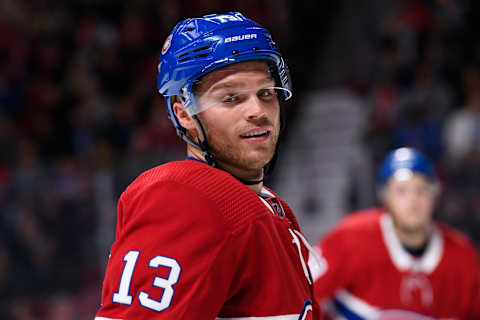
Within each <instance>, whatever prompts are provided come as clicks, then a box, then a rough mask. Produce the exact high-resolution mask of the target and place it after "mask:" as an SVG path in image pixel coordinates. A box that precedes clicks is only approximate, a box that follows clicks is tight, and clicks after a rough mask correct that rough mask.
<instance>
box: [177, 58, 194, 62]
mask: <svg viewBox="0 0 480 320" xmlns="http://www.w3.org/2000/svg"><path fill="white" fill-rule="evenodd" d="M190 59H192V58H190V57H186V58H183V59H179V60H178V62H185V61H188V60H190Z"/></svg>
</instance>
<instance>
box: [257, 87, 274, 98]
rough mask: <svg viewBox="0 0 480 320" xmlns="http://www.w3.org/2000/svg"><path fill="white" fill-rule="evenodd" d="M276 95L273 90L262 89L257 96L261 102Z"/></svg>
mask: <svg viewBox="0 0 480 320" xmlns="http://www.w3.org/2000/svg"><path fill="white" fill-rule="evenodd" d="M276 95H277V92H276V91H275V89H274V88H264V89H261V90H259V91H258V93H257V96H258V97H259V98H261V99H263V100H269V99H271V98H273V97H275V96H276Z"/></svg>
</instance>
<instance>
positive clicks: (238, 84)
mask: <svg viewBox="0 0 480 320" xmlns="http://www.w3.org/2000/svg"><path fill="white" fill-rule="evenodd" d="M262 85H265V86H268V85H275V81H274V80H273V78H272V77H266V78H265V79H264V80H260V81H258V82H257V84H256V86H262ZM249 86H250V83H249V82H246V81H225V82H222V83H219V84H214V85H213V86H212V87H211V88H210V89H209V90H208V93H209V94H212V93H215V92H217V91H221V90H222V89H242V88H248V87H249Z"/></svg>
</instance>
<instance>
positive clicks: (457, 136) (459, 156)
mask: <svg viewBox="0 0 480 320" xmlns="http://www.w3.org/2000/svg"><path fill="white" fill-rule="evenodd" d="M463 83H464V87H463V88H464V92H465V105H464V106H463V107H462V108H461V109H460V110H458V111H455V112H453V113H452V114H451V115H450V116H449V117H448V118H447V119H446V124H445V147H446V151H447V158H446V161H447V165H448V166H449V167H453V168H455V167H458V166H459V165H461V164H462V162H464V161H465V160H467V159H468V158H469V157H470V156H472V157H474V155H473V153H475V152H478V151H479V150H480V68H479V67H478V66H474V65H471V66H468V67H466V68H465V70H464V73H463Z"/></svg>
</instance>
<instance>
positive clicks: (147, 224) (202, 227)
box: [95, 160, 320, 320]
mask: <svg viewBox="0 0 480 320" xmlns="http://www.w3.org/2000/svg"><path fill="white" fill-rule="evenodd" d="M307 259H308V244H307V242H306V240H305V238H304V237H303V235H302V234H301V233H300V230H299V227H298V223H297V222H296V220H295V217H294V216H293V213H292V212H291V210H290V209H289V207H288V206H287V205H286V203H284V202H283V201H282V200H280V199H279V198H278V197H277V196H275V195H274V194H273V193H272V192H271V191H270V190H268V189H266V188H264V189H263V191H262V194H261V196H259V195H258V194H256V193H255V192H253V191H252V190H251V189H250V188H248V187H247V186H245V185H244V184H242V183H241V182H239V181H238V180H236V179H235V178H234V177H232V176H231V175H230V174H228V173H227V172H224V171H222V170H219V169H215V168H212V167H210V166H208V165H206V164H204V163H201V162H199V161H192V160H186V161H180V162H172V163H169V164H165V165H162V166H159V167H156V168H154V169H151V170H149V171H147V172H145V173H144V174H142V175H141V176H140V177H138V178H137V179H136V180H135V181H134V182H133V183H132V184H131V185H130V186H129V187H128V188H127V189H126V191H125V192H124V193H123V194H122V196H121V197H120V200H119V203H118V217H117V230H116V238H115V242H114V244H113V246H112V248H111V255H110V259H109V262H108V266H107V269H106V274H105V280H104V283H103V293H102V305H101V308H100V310H99V311H98V313H97V317H96V318H95V319H96V320H113V319H115V320H116V319H122V320H127V319H128V320H130V319H132V320H133V319H135V320H142V319H158V320H160V319H192V320H193V319H195V320H202V319H208V320H211V319H265V320H267V319H278V320H297V319H302V320H303V319H319V317H320V316H319V312H320V311H319V308H318V304H317V303H316V302H315V299H313V294H312V292H313V286H312V285H311V284H310V283H312V280H311V275H310V271H309V270H308V260H307Z"/></svg>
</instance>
